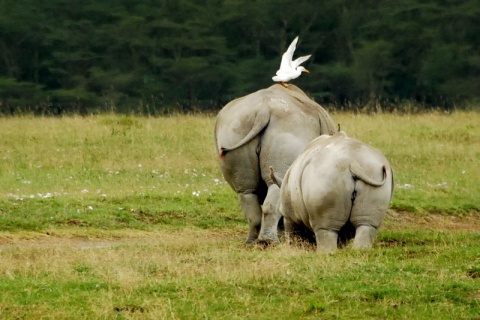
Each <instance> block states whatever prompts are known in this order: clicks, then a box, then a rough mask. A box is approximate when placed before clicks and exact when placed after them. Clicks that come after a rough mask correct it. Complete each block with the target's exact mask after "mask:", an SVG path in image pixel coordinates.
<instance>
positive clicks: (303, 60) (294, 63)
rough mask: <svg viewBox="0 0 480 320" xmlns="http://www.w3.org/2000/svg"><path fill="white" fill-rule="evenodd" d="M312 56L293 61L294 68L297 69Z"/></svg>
mask: <svg viewBox="0 0 480 320" xmlns="http://www.w3.org/2000/svg"><path fill="white" fill-rule="evenodd" d="M311 56H312V55H311V54H309V55H308V56H303V57H299V58H297V59H295V60H294V61H292V67H293V68H294V69H295V68H296V67H298V66H300V65H301V64H302V63H304V62H305V61H307V60H308V59H309V58H310V57H311Z"/></svg>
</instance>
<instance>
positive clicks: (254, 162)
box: [215, 84, 337, 243]
mask: <svg viewBox="0 0 480 320" xmlns="http://www.w3.org/2000/svg"><path fill="white" fill-rule="evenodd" d="M336 131H337V130H336V125H335V123H334V121H333V120H332V118H331V117H330V115H329V114H328V113H327V112H326V111H325V110H324V109H323V108H322V107H321V106H320V105H319V104H317V103H316V102H314V101H313V100H311V99H310V98H308V97H307V95H306V94H305V93H304V92H303V91H302V90H300V89H299V88H298V87H296V86H294V85H289V86H288V88H284V87H283V86H281V85H278V84H275V85H273V86H271V87H269V88H267V89H263V90H259V91H257V92H254V93H252V94H249V95H247V96H244V97H241V98H238V99H235V100H233V101H232V102H230V103H228V104H227V105H226V106H225V107H223V109H222V110H221V111H220V112H219V113H218V115H217V119H216V123H215V144H216V151H217V155H218V162H219V164H220V168H221V171H222V174H223V176H224V178H225V180H226V181H227V182H228V184H229V185H230V186H231V187H232V189H233V190H234V191H235V192H236V193H237V194H238V199H239V201H240V205H241V207H242V211H243V213H244V215H245V218H246V220H247V222H248V225H249V235H248V238H247V240H246V242H247V243H252V242H254V241H256V240H257V239H258V238H259V234H260V228H261V225H262V209H263V215H264V219H265V218H266V219H270V220H272V221H271V222H269V225H275V229H274V230H271V229H270V231H269V233H268V234H262V236H261V237H260V238H261V239H264V240H272V241H275V242H278V236H277V229H276V226H277V224H278V221H279V220H280V219H281V214H280V213H279V212H278V211H276V209H278V205H277V202H278V199H279V191H280V189H279V187H278V186H277V185H276V184H274V183H273V182H272V179H271V178H270V171H269V167H270V166H273V167H274V168H275V170H276V172H277V174H278V175H280V176H281V177H283V175H284V174H285V172H286V171H287V169H288V168H289V166H290V164H291V163H292V162H293V161H294V160H295V158H296V157H297V155H299V154H300V152H302V150H303V149H304V148H305V146H306V145H307V144H308V143H309V142H310V141H311V140H313V139H314V138H316V137H318V136H319V135H321V134H333V133H335V132H336Z"/></svg>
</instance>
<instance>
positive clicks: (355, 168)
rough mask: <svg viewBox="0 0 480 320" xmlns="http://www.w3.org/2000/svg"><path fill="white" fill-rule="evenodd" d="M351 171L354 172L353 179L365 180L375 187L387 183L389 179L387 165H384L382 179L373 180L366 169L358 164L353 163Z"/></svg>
mask: <svg viewBox="0 0 480 320" xmlns="http://www.w3.org/2000/svg"><path fill="white" fill-rule="evenodd" d="M350 172H351V173H352V177H353V179H355V180H361V181H363V182H365V183H366V184H369V185H371V186H374V187H381V186H383V185H384V184H385V181H386V180H387V167H386V166H385V165H383V166H382V173H383V174H382V176H383V178H382V181H375V180H373V179H372V178H370V177H369V176H367V175H366V174H365V173H364V170H363V169H362V167H361V166H360V165H358V164H355V163H354V164H351V165H350Z"/></svg>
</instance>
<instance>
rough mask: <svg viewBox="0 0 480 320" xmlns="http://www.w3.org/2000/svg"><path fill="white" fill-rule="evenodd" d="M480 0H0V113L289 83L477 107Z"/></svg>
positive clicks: (188, 105) (184, 103) (321, 97)
mask: <svg viewBox="0 0 480 320" xmlns="http://www.w3.org/2000/svg"><path fill="white" fill-rule="evenodd" d="M479 21H480V0H328V1H327V0H315V1H313V0H305V1H291V0H269V1H263V0H249V1H246V0H115V1H111V0H104V1H92V0H48V1H38V0H0V113H1V114H11V113H18V112H24V111H25V112H36V113H45V114H60V113H64V112H80V113H90V112H105V111H116V112H136V113H147V114H161V113H166V112H170V111H174V110H192V109H196V110H215V109H218V108H220V107H221V106H222V105H224V104H225V103H227V102H228V101H230V100H232V99H234V98H236V97H239V96H242V95H245V94H248V93H251V92H253V91H256V90H259V89H261V88H265V87H268V86H270V85H271V84H273V82H272V80H271V77H272V76H273V75H274V74H275V72H276V70H277V69H278V67H279V65H280V59H281V55H282V53H283V52H284V51H285V49H286V48H287V47H288V45H289V44H290V42H291V41H292V40H293V38H294V37H295V36H297V35H298V36H299V37H300V40H299V43H298V45H297V51H296V56H299V55H306V54H312V57H311V58H310V59H309V60H308V61H307V62H306V63H305V64H304V66H305V67H307V69H309V70H310V71H311V73H310V74H303V75H302V76H301V77H300V78H298V79H296V80H294V81H293V83H295V84H296V85H298V86H299V87H300V88H302V89H303V90H304V91H305V92H307V93H308V94H309V95H310V96H311V97H312V98H313V99H315V100H316V101H317V102H319V103H321V104H324V105H332V106H334V107H335V108H343V109H349V108H357V107H359V106H363V107H372V108H377V109H378V108H380V109H391V108H407V106H409V105H412V104H413V105H416V106H419V107H420V108H429V107H440V108H451V107H454V106H455V107H461V106H467V107H468V106H475V105H478V104H480V99H479V97H480V32H479V31H480V29H479V25H478V22H479Z"/></svg>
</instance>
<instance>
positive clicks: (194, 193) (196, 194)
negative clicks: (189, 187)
mask: <svg viewBox="0 0 480 320" xmlns="http://www.w3.org/2000/svg"><path fill="white" fill-rule="evenodd" d="M192 195H194V196H195V197H199V196H200V191H193V192H192Z"/></svg>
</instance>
